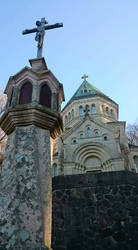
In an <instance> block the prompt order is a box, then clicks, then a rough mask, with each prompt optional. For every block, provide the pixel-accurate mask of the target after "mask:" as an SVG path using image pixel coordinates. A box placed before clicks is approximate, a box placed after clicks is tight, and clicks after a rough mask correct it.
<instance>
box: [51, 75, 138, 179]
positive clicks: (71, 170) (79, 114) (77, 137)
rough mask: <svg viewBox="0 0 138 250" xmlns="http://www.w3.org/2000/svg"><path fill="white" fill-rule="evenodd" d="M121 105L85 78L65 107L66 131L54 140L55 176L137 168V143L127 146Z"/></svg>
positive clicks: (63, 113) (134, 169)
mask: <svg viewBox="0 0 138 250" xmlns="http://www.w3.org/2000/svg"><path fill="white" fill-rule="evenodd" d="M118 113H119V110H118V104H116V103H115V102H114V101H113V100H111V99H110V98H109V97H107V96H106V95H104V94H103V93H102V92H100V91H99V90H97V89H96V88H95V87H94V86H93V85H91V84H90V83H89V82H88V81H86V79H85V80H84V81H83V82H82V84H81V85H80V87H79V89H78V90H77V91H76V93H75V94H74V96H73V97H72V98H71V99H70V101H69V102H68V103H67V105H66V106H65V107H64V109H63V110H62V117H63V121H64V126H65V132H64V133H63V134H62V135H61V136H60V138H59V139H58V140H56V141H55V143H54V150H53V162H52V164H53V165H52V166H53V176H56V175H68V174H69V175H71V174H80V173H86V172H95V171H98V172H101V171H102V172H105V171H122V170H130V171H134V172H137V171H138V161H135V160H134V159H136V157H137V158H138V146H135V147H133V146H131V145H128V141H127V137H126V134H125V122H121V121H118Z"/></svg>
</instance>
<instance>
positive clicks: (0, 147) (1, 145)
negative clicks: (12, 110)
mask: <svg viewBox="0 0 138 250" xmlns="http://www.w3.org/2000/svg"><path fill="white" fill-rule="evenodd" d="M6 102H7V96H6V95H5V94H0V117H1V116H2V114H3V112H4V111H5V106H6ZM6 141H7V135H6V134H5V133H4V131H3V130H2V129H1V128H0V153H1V154H3V153H4V150H5V145H6Z"/></svg>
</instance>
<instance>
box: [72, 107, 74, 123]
mask: <svg viewBox="0 0 138 250" xmlns="http://www.w3.org/2000/svg"><path fill="white" fill-rule="evenodd" d="M73 118H74V109H72V111H71V120H73Z"/></svg>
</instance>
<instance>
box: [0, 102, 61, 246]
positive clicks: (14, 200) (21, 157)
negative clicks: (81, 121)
mask: <svg viewBox="0 0 138 250" xmlns="http://www.w3.org/2000/svg"><path fill="white" fill-rule="evenodd" d="M0 126H1V127H2V128H3V129H4V130H5V132H6V133H8V142H7V148H6V153H5V157H4V161H3V166H2V178H1V190H0V217H1V218H0V221H1V222H0V224H1V225H0V226H1V227H0V232H1V234H0V235H1V237H0V241H1V246H2V247H3V249H14V250H19V249H20V250H27V249H30V250H35V249H36V250H39V249H40V250H42V249H51V248H50V246H51V214H52V213H51V209H52V207H51V203H52V187H51V180H52V178H51V163H50V161H51V155H50V134H51V136H53V137H54V136H55V135H57V134H58V133H60V132H61V127H62V126H61V120H60V119H59V115H58V113H57V112H53V111H52V110H50V109H48V108H46V107H42V106H41V107H39V105H38V106H36V105H35V104H28V105H23V106H22V105H20V106H18V107H15V108H14V109H11V110H7V111H6V112H5V114H4V115H3V117H2V118H1V120H0Z"/></svg>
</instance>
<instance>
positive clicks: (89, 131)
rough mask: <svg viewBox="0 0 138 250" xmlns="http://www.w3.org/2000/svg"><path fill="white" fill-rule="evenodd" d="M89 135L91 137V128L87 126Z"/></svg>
mask: <svg viewBox="0 0 138 250" xmlns="http://www.w3.org/2000/svg"><path fill="white" fill-rule="evenodd" d="M87 136H88V137H91V130H90V128H89V127H88V128H87Z"/></svg>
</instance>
